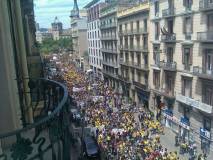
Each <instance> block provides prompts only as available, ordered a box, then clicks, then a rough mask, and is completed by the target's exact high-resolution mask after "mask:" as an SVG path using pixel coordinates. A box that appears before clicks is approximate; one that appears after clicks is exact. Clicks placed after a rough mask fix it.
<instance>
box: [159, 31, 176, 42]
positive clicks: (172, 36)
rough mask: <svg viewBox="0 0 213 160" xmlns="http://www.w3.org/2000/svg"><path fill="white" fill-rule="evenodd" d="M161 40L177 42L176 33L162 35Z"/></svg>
mask: <svg viewBox="0 0 213 160" xmlns="http://www.w3.org/2000/svg"><path fill="white" fill-rule="evenodd" d="M161 41H162V42H176V34H175V33H172V34H165V35H161Z"/></svg>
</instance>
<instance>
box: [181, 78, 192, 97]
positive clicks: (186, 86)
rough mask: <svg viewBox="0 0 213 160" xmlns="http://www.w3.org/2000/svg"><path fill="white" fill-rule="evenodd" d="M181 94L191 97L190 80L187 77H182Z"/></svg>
mask: <svg viewBox="0 0 213 160" xmlns="http://www.w3.org/2000/svg"><path fill="white" fill-rule="evenodd" d="M182 95H184V96H186V97H192V80H191V79H188V78H184V77H183V78H182Z"/></svg>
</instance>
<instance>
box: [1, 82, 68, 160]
mask: <svg viewBox="0 0 213 160" xmlns="http://www.w3.org/2000/svg"><path fill="white" fill-rule="evenodd" d="M30 82H31V84H33V85H32V86H31V87H30V95H31V104H32V108H28V109H27V111H26V110H23V111H22V120H23V122H24V120H25V119H26V117H27V115H28V113H29V110H31V111H32V115H33V116H32V119H33V123H28V124H23V125H24V126H26V127H24V128H22V129H18V130H15V131H12V132H9V133H3V134H0V142H1V143H0V144H1V148H2V152H1V153H0V157H1V158H2V159H8V160H9V159H10V160H11V159H28V160H29V159H50V160H52V159H55V160H59V159H64V160H69V159H70V158H71V157H70V149H71V144H70V139H71V138H72V137H70V131H69V126H70V121H69V116H70V113H69V102H68V91H67V88H66V87H65V86H64V85H62V84H61V83H58V82H55V81H52V80H47V79H38V80H30ZM57 144H60V147H56V145H57ZM60 153H63V154H60ZM56 155H58V156H56ZM59 155H60V156H59ZM47 157H48V158H47ZM1 158H0V159H1Z"/></svg>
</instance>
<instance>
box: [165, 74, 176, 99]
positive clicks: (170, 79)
mask: <svg viewBox="0 0 213 160" xmlns="http://www.w3.org/2000/svg"><path fill="white" fill-rule="evenodd" d="M173 84H174V83H173V77H172V76H171V75H167V76H166V93H167V94H169V95H173V89H174V85H173Z"/></svg>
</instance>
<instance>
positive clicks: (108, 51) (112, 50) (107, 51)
mask: <svg viewBox="0 0 213 160" xmlns="http://www.w3.org/2000/svg"><path fill="white" fill-rule="evenodd" d="M101 52H106V53H112V54H117V50H116V49H109V48H101Z"/></svg>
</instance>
